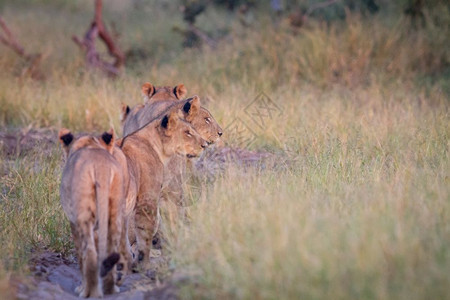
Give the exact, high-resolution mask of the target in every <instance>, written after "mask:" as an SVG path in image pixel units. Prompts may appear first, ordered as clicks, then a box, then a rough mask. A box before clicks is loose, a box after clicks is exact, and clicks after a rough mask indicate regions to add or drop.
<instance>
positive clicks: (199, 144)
mask: <svg viewBox="0 0 450 300" xmlns="http://www.w3.org/2000/svg"><path fill="white" fill-rule="evenodd" d="M161 129H162V130H163V132H164V135H163V145H164V152H165V153H166V155H168V156H170V155H173V154H175V153H176V154H180V155H183V156H186V157H189V158H190V157H197V156H199V155H200V154H201V153H202V151H203V149H205V148H206V147H207V145H208V144H207V142H206V140H204V139H203V138H202V137H201V136H200V134H198V132H197V131H196V130H195V129H194V128H193V127H192V125H191V124H189V123H188V122H186V121H184V120H182V119H180V118H179V115H178V112H177V111H174V112H171V113H170V114H169V115H168V116H167V115H166V116H165V117H164V118H163V119H162V121H161Z"/></svg>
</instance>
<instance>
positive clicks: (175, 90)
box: [141, 82, 187, 102]
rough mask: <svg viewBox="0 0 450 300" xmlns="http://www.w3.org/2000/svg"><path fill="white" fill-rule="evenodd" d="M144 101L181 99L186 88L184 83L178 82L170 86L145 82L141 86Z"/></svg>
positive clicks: (184, 94) (185, 92)
mask: <svg viewBox="0 0 450 300" xmlns="http://www.w3.org/2000/svg"><path fill="white" fill-rule="evenodd" d="M141 91H142V96H143V97H144V101H145V102H148V101H155V100H156V101H158V100H169V99H170V100H181V99H183V98H184V97H185V96H186V94H187V89H186V87H185V86H184V84H179V85H177V86H175V87H170V86H160V87H156V86H153V85H152V84H151V83H149V82H146V83H144V84H143V85H142V88H141Z"/></svg>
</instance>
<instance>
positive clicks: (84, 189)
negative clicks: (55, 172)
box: [59, 129, 125, 297]
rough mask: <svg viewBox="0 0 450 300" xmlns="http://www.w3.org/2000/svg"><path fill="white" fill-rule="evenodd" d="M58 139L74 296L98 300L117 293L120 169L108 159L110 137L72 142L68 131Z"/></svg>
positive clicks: (121, 196) (122, 205)
mask: <svg viewBox="0 0 450 300" xmlns="http://www.w3.org/2000/svg"><path fill="white" fill-rule="evenodd" d="M59 139H60V142H61V144H62V145H63V148H64V150H65V153H66V155H67V162H66V164H65V166H64V170H63V174H62V178H61V186H60V197H61V205H62V207H63V210H64V212H65V214H66V216H67V218H68V219H69V221H70V225H71V229H72V235H73V238H74V243H75V246H76V249H77V255H78V260H79V264H80V270H81V273H82V279H83V280H82V285H81V286H80V287H79V288H77V292H78V293H79V296H81V297H102V296H103V294H110V293H113V292H114V291H117V290H118V288H117V287H116V286H115V278H116V272H115V269H114V264H115V263H116V262H117V260H114V259H112V257H114V255H115V256H116V257H117V256H118V252H119V243H120V238H121V231H122V226H123V225H122V212H123V211H124V209H125V201H124V185H123V173H122V168H121V166H120V165H119V163H118V162H117V161H116V160H115V159H114V157H113V156H112V155H111V153H112V152H113V149H114V131H112V130H111V131H110V132H108V133H106V132H105V133H104V134H103V135H102V136H101V137H98V138H97V137H93V136H83V137H81V138H79V139H77V140H75V141H73V136H72V134H71V133H70V131H68V130H67V129H62V130H61V131H60V134H59ZM112 260H113V261H114V262H113V263H112V265H111V267H110V268H112V271H105V272H106V274H103V278H101V276H100V275H101V270H103V268H104V263H105V262H108V261H112ZM103 271H104V270H103ZM103 271H102V272H103Z"/></svg>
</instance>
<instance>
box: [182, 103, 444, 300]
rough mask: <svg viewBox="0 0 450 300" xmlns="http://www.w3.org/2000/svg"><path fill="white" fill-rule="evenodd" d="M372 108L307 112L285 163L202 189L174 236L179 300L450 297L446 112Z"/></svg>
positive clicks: (233, 174)
mask: <svg viewBox="0 0 450 300" xmlns="http://www.w3.org/2000/svg"><path fill="white" fill-rule="evenodd" d="M368 101H369V102H370V104H369V105H367V104H366V106H365V107H364V113H362V115H361V114H360V113H361V111H362V110H363V109H360V108H359V106H360V104H359V103H350V104H349V103H347V102H345V100H338V99H333V100H329V101H326V102H325V103H321V104H319V103H317V102H315V103H314V102H310V103H303V105H302V109H303V110H307V111H310V112H312V115H311V117H310V118H306V119H300V120H299V121H298V123H297V125H296V128H297V129H296V130H292V134H294V133H296V135H295V136H294V137H293V138H292V139H291V140H289V142H290V143H291V144H290V147H292V148H291V149H295V150H296V151H297V153H296V155H295V156H294V158H295V159H294V161H295V162H294V163H292V165H289V167H288V168H287V169H284V170H283V171H280V170H270V169H269V170H267V168H264V169H258V168H255V169H249V170H246V171H245V172H243V170H242V168H241V167H237V168H229V169H228V170H227V171H226V173H225V174H224V175H223V176H221V177H220V178H218V179H217V181H216V182H215V183H214V184H213V185H212V186H210V187H209V188H208V189H207V190H206V191H205V195H204V198H202V200H200V201H199V203H198V204H197V205H196V206H193V207H191V211H190V217H191V218H190V222H189V226H181V229H180V230H179V235H178V236H176V237H175V238H174V241H176V242H177V247H176V251H174V252H175V253H174V255H175V257H176V261H177V262H178V264H179V267H180V268H181V269H183V268H184V269H186V270H189V274H192V277H193V280H192V282H191V285H188V288H186V290H185V292H186V294H183V295H184V296H185V298H194V299H196V298H199V297H200V298H217V297H218V298H243V299H249V298H252V299H255V298H256V299H262V298H269V299H292V298H306V299H310V298H314V299H324V298H325V299H326V298H333V299H349V298H354V299H424V298H429V297H430V298H433V299H444V298H445V297H447V296H448V289H447V286H448V283H449V282H450V277H449V275H448V272H447V270H448V268H449V267H450V255H449V253H450V252H449V251H448V249H449V246H450V231H449V230H450V229H449V227H448V225H447V223H448V218H449V213H450V201H449V199H450V188H449V184H448V175H449V170H450V165H449V153H448V146H449V144H448V141H449V134H450V131H449V129H450V128H449V122H448V111H447V110H446V108H444V107H445V106H442V107H441V108H442V109H443V111H441V112H436V111H434V110H430V109H429V108H424V107H422V108H419V107H417V108H416V109H413V107H414V106H416V104H414V103H411V100H405V101H404V102H403V103H401V102H393V103H390V104H387V105H386V107H385V108H381V107H379V110H378V111H377V112H375V110H372V109H370V108H369V109H367V108H368V106H370V105H375V106H384V105H382V104H380V102H381V100H380V99H377V98H376V97H374V98H372V100H368ZM412 102H414V100H412ZM344 106H345V107H346V108H345V111H341V110H342V108H341V107H344ZM320 107H323V109H324V111H328V112H330V113H329V114H326V113H324V111H321V112H320V113H318V115H322V114H323V115H324V117H323V118H321V117H319V116H318V115H316V113H315V111H318V110H320ZM292 115H295V113H292ZM292 115H291V114H290V115H289V116H290V117H289V118H291V117H292ZM294 126H295V125H294ZM283 129H284V128H283ZM283 129H282V130H283ZM291 155H292V153H291Z"/></svg>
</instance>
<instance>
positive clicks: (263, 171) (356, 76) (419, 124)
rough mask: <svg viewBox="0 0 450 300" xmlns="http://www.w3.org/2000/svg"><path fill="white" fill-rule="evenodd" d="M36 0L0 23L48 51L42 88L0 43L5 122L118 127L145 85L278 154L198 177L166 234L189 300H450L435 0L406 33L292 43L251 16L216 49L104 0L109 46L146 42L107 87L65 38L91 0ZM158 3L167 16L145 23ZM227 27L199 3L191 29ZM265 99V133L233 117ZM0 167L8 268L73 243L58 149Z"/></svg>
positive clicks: (369, 31)
mask: <svg viewBox="0 0 450 300" xmlns="http://www.w3.org/2000/svg"><path fill="white" fill-rule="evenodd" d="M36 2H37V3H38V4H33V5H30V6H29V7H24V6H21V5H20V4H17V5H15V6H14V5H11V4H10V5H9V6H6V7H5V10H4V11H5V12H4V17H5V19H7V20H11V24H10V26H11V28H14V30H15V31H17V32H18V36H19V37H20V39H21V40H26V41H27V43H26V46H27V47H31V48H32V49H33V50H34V49H35V50H36V51H41V52H43V53H44V54H45V56H46V59H45V61H44V65H43V68H44V71H45V72H46V73H47V74H48V76H49V78H48V80H47V81H46V82H45V83H40V82H34V81H31V80H28V79H20V78H18V77H17V76H15V75H17V74H18V73H20V72H19V71H20V68H21V62H20V61H18V59H17V58H16V57H15V56H14V54H12V53H11V52H10V51H9V50H7V49H5V48H3V47H2V48H0V67H1V68H2V70H3V71H2V73H1V74H0V106H1V107H2V108H1V110H0V125H1V126H2V127H3V128H7V127H8V128H9V127H23V126H28V125H29V124H32V125H33V126H35V127H53V128H59V127H61V126H65V127H69V128H71V129H73V130H75V131H101V130H104V129H106V128H108V127H109V126H110V125H113V126H114V127H115V129H116V130H117V131H119V132H120V129H119V119H118V114H119V104H120V103H121V102H126V103H128V104H135V103H139V102H140V101H141V99H140V95H139V87H140V85H141V84H142V83H143V82H145V81H150V82H153V83H155V84H174V85H175V84H178V83H184V84H185V85H186V86H187V87H188V91H189V94H194V93H195V94H199V95H200V96H201V98H202V101H204V103H205V105H206V106H207V107H208V108H209V109H210V110H211V112H212V113H213V114H214V116H215V117H216V119H217V121H218V122H219V123H220V124H222V125H223V127H226V125H228V124H230V123H231V122H232V121H233V120H234V119H235V118H236V117H239V118H241V119H242V120H244V121H245V122H246V123H247V124H248V125H249V127H250V128H251V130H252V131H254V132H255V134H256V135H257V138H256V140H255V142H254V143H253V144H252V145H251V148H253V149H256V150H268V151H271V152H273V153H275V155H276V157H278V158H279V159H280V161H282V162H283V163H279V164H267V165H263V166H261V167H259V168H258V167H254V168H247V169H245V170H244V168H242V167H239V166H233V165H231V166H230V167H229V168H227V169H226V171H225V172H224V173H223V174H221V175H219V176H218V177H217V178H216V179H215V180H214V181H213V182H207V183H205V184H204V185H203V189H204V191H203V194H202V196H201V197H200V198H198V199H197V198H195V199H193V201H194V202H196V204H195V205H193V206H192V207H191V208H190V217H191V222H190V224H189V225H186V224H175V225H174V226H176V227H177V230H175V231H173V232H174V233H173V236H171V239H172V241H173V249H172V250H173V253H172V255H173V258H174V264H175V266H176V267H177V270H183V271H186V272H189V274H191V277H190V278H191V279H192V280H191V281H190V282H189V283H188V284H187V285H186V286H185V287H184V288H183V293H182V296H183V297H185V298H243V299H245V298H269V299H274V298H277V299H278V298H279V299H286V298H313V299H322V298H336V299H349V298H358V299H361V298H364V299H423V298H429V299H443V298H446V297H448V289H447V287H448V285H449V284H450V276H449V275H448V270H449V269H450V255H449V253H450V251H449V249H450V227H449V226H448V224H449V223H450V201H449V200H450V188H449V186H450V184H449V171H450V165H449V162H450V160H449V146H450V144H449V135H450V122H449V115H448V113H449V112H448V104H449V89H448V87H449V80H448V67H449V61H450V59H449V57H450V53H449V48H448V45H447V44H448V42H447V41H446V37H447V36H449V28H450V27H449V26H448V24H449V22H450V17H449V15H450V14H449V11H448V7H447V6H441V7H439V8H437V9H435V10H432V11H427V12H426V23H425V24H426V25H425V26H424V27H420V28H417V29H414V28H413V27H411V26H410V24H409V23H408V20H406V19H396V20H393V18H391V17H390V16H388V15H383V14H380V15H379V16H377V17H374V18H362V17H361V16H359V15H355V14H350V15H348V16H347V21H345V22H338V21H336V22H335V23H332V24H331V25H329V26H327V25H324V24H320V23H317V24H316V23H314V22H312V23H311V24H310V25H309V26H308V27H305V28H303V29H302V30H301V31H300V32H299V34H298V35H293V34H292V33H291V32H290V29H289V28H287V26H286V25H285V24H284V23H282V24H281V25H280V26H279V27H278V28H276V29H275V28H273V27H272V25H271V24H270V22H268V21H267V20H266V21H265V20H263V19H261V21H260V23H259V24H256V25H255V27H254V28H250V29H246V28H242V27H240V26H239V25H237V24H234V23H233V27H232V31H231V33H230V36H229V38H228V39H227V40H226V41H224V42H223V43H221V45H220V47H219V49H217V50H215V51H210V50H208V49H203V50H199V49H191V50H183V49H181V47H180V44H181V38H180V37H178V36H176V35H175V34H174V33H173V32H171V28H172V26H173V25H177V24H180V23H181V20H180V18H177V17H175V16H176V13H174V11H175V7H172V6H168V8H164V9H165V10H164V9H163V5H162V4H155V5H154V6H152V8H145V7H146V6H143V7H144V8H142V7H140V8H138V9H134V8H133V6H132V5H125V4H123V3H122V4H121V2H120V1H114V4H113V5H112V7H111V9H110V10H108V11H106V16H107V17H109V18H111V19H114V20H115V21H116V22H117V24H118V26H119V30H121V32H123V33H124V34H123V35H122V37H121V45H122V46H123V48H124V49H129V48H132V47H142V48H143V49H149V50H148V51H149V53H150V58H149V59H147V60H143V61H141V62H139V63H136V64H134V65H132V66H130V67H129V68H128V69H127V71H126V72H125V73H124V74H123V76H122V77H121V78H119V79H118V80H115V81H112V80H108V79H106V78H102V77H101V76H97V75H96V74H88V73H86V72H85V70H84V68H83V60H82V57H81V56H80V54H79V53H78V49H77V48H76V46H75V45H74V44H72V42H71V41H70V35H71V34H81V33H82V32H84V31H85V29H86V26H87V24H88V21H89V19H90V17H91V12H90V2H89V1H79V2H77V3H76V4H75V3H71V4H67V3H65V2H64V1H63V2H58V5H51V4H45V5H43V4H39V1H36ZM138 2H139V1H138ZM139 3H140V2H139ZM158 5H161V9H163V11H168V13H167V14H159V15H158V14H156V13H155V11H154V10H153V8H155V7H159V6H158ZM50 14H51V16H52V17H51V18H50V17H49V16H50ZM226 18H227V15H226V13H225V12H220V11H209V12H207V14H206V15H205V17H204V19H202V20H200V21H201V22H203V23H205V24H206V23H207V24H213V23H212V22H211V21H210V20H217V23H218V24H226V22H225V21H226ZM208 22H209V23H208ZM30 24H32V26H30ZM210 26H211V28H213V25H210ZM30 28H31V29H30ZM258 29H260V30H258ZM211 30H212V29H211ZM43 40H45V41H46V42H45V43H43V42H42V41H43ZM446 74H447V75H446ZM262 91H263V92H265V93H266V94H268V96H269V97H270V98H271V99H272V100H273V101H274V102H275V103H277V105H278V106H279V107H280V108H281V109H282V111H283V113H282V115H281V116H274V117H273V118H269V119H266V126H264V127H263V128H260V127H258V126H257V125H256V124H254V123H252V121H251V120H250V119H249V118H248V116H247V115H246V114H245V113H244V112H243V109H244V108H245V107H246V106H247V104H248V103H250V102H251V101H252V100H253V99H254V97H255V96H256V95H258V94H259V93H260V92H262ZM226 134H227V132H225V137H224V139H226V141H227V142H228V143H231V144H235V143H237V142H238V137H236V136H232V135H228V136H226ZM0 158H1V159H2V163H1V165H0V170H1V171H2V172H3V173H2V175H1V176H2V177H1V183H0V188H1V198H0V252H1V253H3V255H2V257H3V258H2V267H1V268H3V269H5V270H7V271H1V272H0V273H3V274H5V273H6V272H10V271H11V270H16V271H21V270H24V266H25V265H26V261H27V260H28V258H29V256H30V253H31V251H32V250H33V249H37V248H41V247H49V248H51V249H54V250H57V251H68V250H69V249H70V247H71V242H70V237H69V231H68V226H67V222H66V221H65V218H64V215H63V213H62V210H61V209H60V205H59V193H58V187H59V178H60V165H61V155H60V153H59V152H58V150H57V149H56V147H55V149H54V151H53V152H52V155H50V156H48V155H46V154H43V153H39V152H38V151H36V152H34V153H29V154H27V155H26V156H25V157H22V156H19V157H15V158H13V159H12V158H11V157H7V156H6V155H4V154H0ZM1 268H0V269H1ZM1 280H2V279H1V276H0V281H1ZM1 289H2V287H0V290H1ZM184 292H185V293H184Z"/></svg>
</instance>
